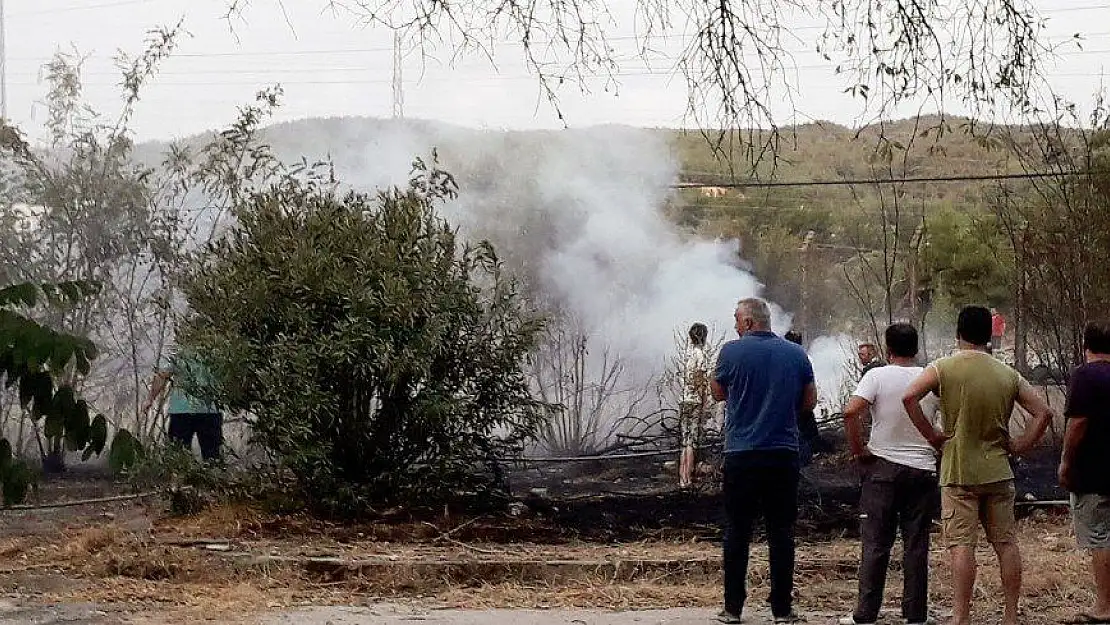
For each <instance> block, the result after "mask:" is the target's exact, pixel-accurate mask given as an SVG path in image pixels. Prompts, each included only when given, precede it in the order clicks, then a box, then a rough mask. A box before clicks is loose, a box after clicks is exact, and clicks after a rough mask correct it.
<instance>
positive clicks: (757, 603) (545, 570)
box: [0, 463, 1092, 625]
mask: <svg viewBox="0 0 1110 625" xmlns="http://www.w3.org/2000/svg"><path fill="white" fill-rule="evenodd" d="M1035 464H1036V463H1034V465H1035ZM608 470H610V471H614V472H611V473H609V474H606V473H605V469H604V468H603V467H582V468H581V469H580V470H577V471H571V472H568V471H550V470H548V471H542V472H538V474H537V472H533V476H532V478H531V480H530V481H524V480H519V481H522V482H523V483H524V485H523V486H522V488H523V489H525V490H524V492H530V490H531V489H532V488H539V487H542V488H548V489H549V491H561V492H558V493H557V495H558V497H560V498H559V499H542V500H539V501H534V502H532V503H531V504H530V505H529V506H527V508H526V510H525V511H523V512H521V513H520V514H518V515H512V514H509V513H498V514H489V515H485V516H477V517H474V516H464V515H457V514H454V513H452V512H451V511H450V510H447V511H441V512H437V513H435V514H432V515H428V514H423V515H405V514H395V515H393V516H392V517H390V518H388V519H381V520H379V521H376V522H368V523H361V524H338V523H329V522H325V521H321V520H318V519H314V518H311V517H309V516H307V515H301V514H291V515H274V514H269V513H264V512H262V511H259V510H257V509H254V508H251V507H247V506H220V507H217V508H214V509H210V510H208V511H206V512H204V513H202V514H200V515H197V516H193V517H186V518H170V517H168V516H166V514H165V509H166V504H165V502H164V501H162V500H160V499H159V498H157V497H148V498H140V499H136V500H130V501H115V502H106V503H98V504H93V505H82V506H75V507H63V508H51V509H44V510H31V511H19V510H0V622H12V623H79V624H84V625H117V624H123V623H134V624H153V623H196V622H210V623H221V624H222V623H228V624H230V623H257V624H259V625H266V624H269V623H274V624H278V623H309V624H312V623H318V624H320V625H324V624H325V623H334V624H336V625H338V624H340V623H356V622H357V623H383V624H392V623H402V622H404V623H408V622H413V621H424V622H429V623H445V624H446V623H454V624H459V625H466V624H469V623H491V624H493V625H498V624H499V623H505V624H506V625H509V624H511V625H525V624H527V623H535V624H536V625H548V624H549V623H550V624H552V625H554V624H556V623H558V624H563V623H568V624H569V623H583V624H597V625H610V624H611V625H625V624H626V623H627V624H629V625H631V624H632V623H643V624H645V625H652V624H655V623H659V624H662V623H668V624H682V623H695V622H697V623H703V622H706V621H707V619H709V617H711V616H712V615H713V614H715V612H716V608H717V607H719V601H720V562H719V558H720V543H719V540H720V530H719V516H718V513H719V506H720V501H719V494H716V493H714V492H712V489H710V490H709V491H707V492H702V493H683V492H677V491H673V490H670V491H668V490H666V487H665V485H666V483H667V482H668V480H670V479H672V476H670V475H668V474H666V472H665V471H662V470H661V469H660V466H659V464H649V465H646V468H645V467H644V466H640V467H639V469H638V470H631V469H626V470H623V471H615V470H613V469H608ZM822 472H823V473H822ZM823 475H824V476H827V477H822V476H823ZM518 478H519V476H518ZM1024 479H1026V480H1027V483H1028V484H1029V485H1030V488H1034V487H1036V486H1037V484H1039V483H1041V482H1043V481H1044V480H1042V479H1041V478H1039V477H1037V476H1036V475H1032V476H1030V477H1027V478H1024ZM1046 479H1047V478H1046ZM121 488H122V486H121V485H119V484H114V483H112V481H111V480H109V479H106V478H104V477H102V476H99V475H95V474H82V473H80V472H74V473H72V474H70V475H68V476H66V477H65V478H63V479H58V480H51V481H48V482H44V483H43V484H42V485H41V487H40V489H39V492H38V493H37V494H36V496H35V499H36V502H38V503H49V502H58V501H72V500H76V499H84V498H90V497H106V496H112V495H115V494H118V493H120V492H121ZM808 488H810V489H811V490H809V491H806V492H807V494H806V498H807V504H806V508H805V510H804V511H803V521H802V522H801V524H800V544H799V549H798V568H797V589H798V590H797V606H798V608H799V610H800V611H802V612H804V613H805V614H807V615H808V616H809V622H810V623H831V622H833V621H834V620H835V618H834V617H835V616H839V615H843V614H846V613H847V612H848V611H849V610H850V608H851V606H852V604H853V602H854V599H855V592H856V565H857V558H858V549H859V545H858V542H857V541H856V539H855V538H854V536H855V534H856V532H855V531H854V524H855V520H854V518H855V514H856V513H855V510H854V504H853V501H854V494H853V492H854V491H853V478H852V477H851V474H850V472H845V471H844V470H843V469H840V470H839V471H838V470H837V469H836V466H835V464H828V465H818V467H816V471H815V472H811V474H810V486H809V487H808ZM803 490H805V489H803ZM606 491H608V492H606ZM526 500H527V499H526ZM1066 521H1067V519H1066V516H1064V515H1061V514H1059V513H1052V512H1050V511H1049V510H1039V511H1037V512H1035V513H1033V514H1032V515H1029V516H1027V517H1026V518H1025V519H1024V520H1023V521H1022V526H1021V542H1022V545H1023V548H1024V550H1025V558H1026V562H1027V575H1026V585H1025V588H1026V590H1025V611H1026V614H1027V622H1028V623H1029V624H1030V625H1038V624H1042V623H1054V622H1058V621H1059V619H1061V618H1063V617H1066V616H1069V615H1071V614H1072V612H1073V611H1074V610H1076V609H1077V607H1079V606H1084V605H1087V604H1088V603H1089V602H1090V601H1091V599H1092V597H1091V592H1090V583H1089V581H1088V577H1087V572H1086V568H1085V567H1086V564H1085V560H1084V557H1083V556H1082V554H1080V553H1079V552H1077V551H1076V550H1075V549H1074V548H1073V541H1072V538H1071V532H1070V528H1069V527H1068V525H1067V522H1066ZM982 555H983V557H982V558H981V560H980V561H981V563H982V565H983V570H982V571H981V574H980V578H979V579H980V582H979V591H978V595H977V610H978V611H977V614H979V615H980V618H979V619H977V622H982V623H992V622H996V621H997V613H998V610H999V605H998V597H999V592H998V581H997V568H996V566H995V564H994V559H993V557H991V556H990V554H989V553H987V552H986V551H984V552H983V554H982ZM933 557H934V559H935V562H936V565H935V566H934V567H933V570H932V593H933V600H934V604H935V605H936V606H937V607H938V611H939V613H940V614H941V615H942V616H943V614H944V613H945V610H944V607H945V606H946V605H947V600H948V597H950V594H951V590H950V579H949V571H948V568H947V567H946V566H945V565H944V558H943V554H942V553H941V552H940V551H939V550H934V554H933ZM899 568H900V567H899V566H898V563H897V557H896V558H895V563H894V564H893V566H892V572H891V578H890V581H889V583H888V593H887V595H888V596H887V599H888V607H889V608H890V609H892V610H893V609H895V608H896V606H897V605H898V596H899V592H898V591H899V589H900V583H901V577H900V572H899ZM766 592H767V563H766V554H765V550H764V549H763V548H762V546H758V545H757V546H756V547H755V549H754V553H753V558H752V570H751V597H752V599H751V601H750V606H749V607H750V608H752V609H753V610H754V611H755V612H753V614H752V616H753V619H754V620H751V621H750V622H754V623H758V622H759V620H758V618H759V614H758V611H759V610H760V609H762V608H764V607H765V604H764V603H763V601H764V598H765V596H766ZM504 610H514V611H504ZM887 622H889V623H894V622H897V619H893V618H891V619H888V621H887Z"/></svg>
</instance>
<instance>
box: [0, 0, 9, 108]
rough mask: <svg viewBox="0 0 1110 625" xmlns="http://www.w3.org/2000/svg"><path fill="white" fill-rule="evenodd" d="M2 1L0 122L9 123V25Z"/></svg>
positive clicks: (0, 12) (0, 15) (0, 11)
mask: <svg viewBox="0 0 1110 625" xmlns="http://www.w3.org/2000/svg"><path fill="white" fill-rule="evenodd" d="M5 17H6V16H5V11H4V0H0V120H3V121H4V122H5V123H6V122H7V121H8V24H7V20H6V19H5Z"/></svg>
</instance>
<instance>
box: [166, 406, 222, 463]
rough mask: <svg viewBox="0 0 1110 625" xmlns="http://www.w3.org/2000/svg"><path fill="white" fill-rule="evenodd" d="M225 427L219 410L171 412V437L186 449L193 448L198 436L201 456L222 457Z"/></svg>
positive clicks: (206, 458) (205, 457)
mask: <svg viewBox="0 0 1110 625" xmlns="http://www.w3.org/2000/svg"><path fill="white" fill-rule="evenodd" d="M223 428H224V419H223V415H221V414H220V413H218V412H197V413H171V414H170V426H169V438H170V440H171V441H176V442H178V443H180V444H181V445H182V446H183V447H185V449H192V448H193V436H196V437H197V442H198V443H199V444H200V457H201V458H203V459H205V460H216V459H217V458H219V457H220V446H221V445H223V442H224V435H223Z"/></svg>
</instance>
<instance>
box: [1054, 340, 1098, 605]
mask: <svg viewBox="0 0 1110 625" xmlns="http://www.w3.org/2000/svg"><path fill="white" fill-rule="evenodd" d="M1083 349H1084V351H1085V352H1086V357H1087V364H1085V365H1083V366H1081V367H1079V368H1078V369H1076V370H1075V371H1074V372H1073V373H1072V377H1071V383H1070V387H1069V388H1068V403H1067V408H1066V409H1065V411H1064V414H1065V415H1066V416H1067V418H1068V422H1067V423H1068V424H1067V430H1066V432H1065V434H1064V451H1063V454H1062V456H1061V458H1060V471H1059V473H1060V486H1062V487H1063V488H1064V489H1066V490H1067V491H1068V492H1070V493H1071V507H1072V521H1073V523H1074V525H1075V537H1076V541H1077V542H1078V543H1079V547H1080V548H1081V549H1089V550H1090V551H1091V569H1092V571H1093V573H1094V577H1095V589H1096V600H1095V607H1094V609H1093V610H1092V611H1091V612H1090V613H1087V614H1083V615H1081V617H1080V618H1079V619H1077V620H1076V622H1084V623H1110V466H1107V463H1106V458H1107V457H1108V456H1110V324H1107V323H1091V324H1088V325H1087V328H1086V329H1085V330H1084V332H1083Z"/></svg>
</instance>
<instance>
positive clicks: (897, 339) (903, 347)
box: [884, 323, 918, 358]
mask: <svg viewBox="0 0 1110 625" xmlns="http://www.w3.org/2000/svg"><path fill="white" fill-rule="evenodd" d="M884 338H885V339H886V350H887V351H888V352H890V355H891V356H896V357H898V358H916V357H917V350H918V345H917V328H915V327H913V326H912V325H910V324H908V323H894V324H891V325H890V326H889V327H888V328H887V329H886V335H885V336H884Z"/></svg>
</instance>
